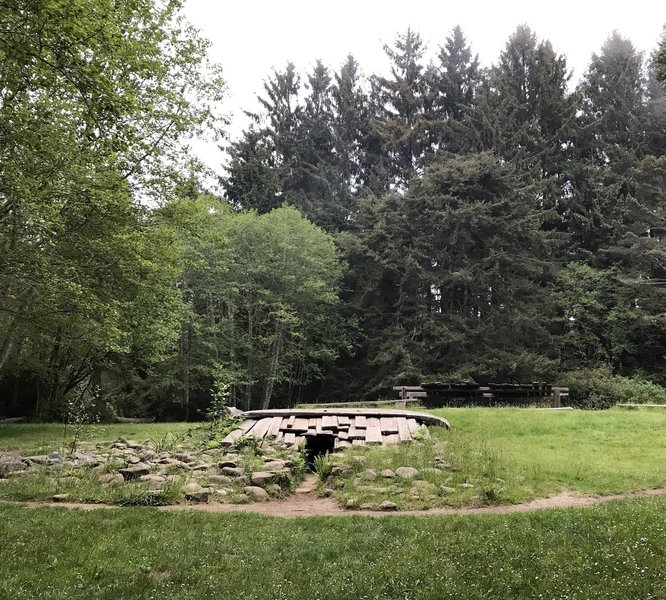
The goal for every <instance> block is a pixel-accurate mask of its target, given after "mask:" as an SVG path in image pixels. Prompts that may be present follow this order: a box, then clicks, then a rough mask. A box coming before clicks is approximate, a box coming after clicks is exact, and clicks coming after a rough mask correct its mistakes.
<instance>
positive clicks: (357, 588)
mask: <svg viewBox="0 0 666 600" xmlns="http://www.w3.org/2000/svg"><path fill="white" fill-rule="evenodd" d="M665 511H666V499H664V498H650V499H643V500H632V501H613V502H609V503H606V504H604V505H599V506H595V507H592V508H586V509H563V510H550V511H537V512H534V513H524V514H512V515H479V516H464V517H462V516H439V517H435V516H431V517H408V516H392V517H333V518H331V517H329V518H322V517H318V518H314V517H311V518H305V519H276V518H270V517H261V516H258V515H248V514H205V513H199V512H188V511H185V512H183V511H179V512H159V511H157V510H156V509H151V508H132V509H122V508H121V509H109V510H96V511H82V510H63V509H58V508H40V509H26V508H20V507H14V506H2V505H0V539H2V540H3V543H2V544H0V598H3V599H4V598H7V599H9V598H11V599H12V600H32V599H34V598H40V600H88V599H90V598H95V600H116V599H118V598H122V599H123V600H133V599H136V600H146V599H151V600H158V599H169V600H172V599H177V600H180V599H192V600H194V599H196V600H201V599H208V598H211V599H212V598H230V599H231V598H233V599H239V600H241V599H242V600H250V599H251V600H287V599H288V600H338V599H340V600H342V599H345V598H359V599H360V598H362V599H365V600H371V599H373V600H379V599H382V600H397V599H400V600H443V599H446V598H452V599H459V598H465V599H466V600H475V599H486V598H487V599H498V598H507V599H508V598H511V599H537V598H549V599H562V600H564V599H567V600H574V599H575V600H592V599H600V600H601V599H603V600H612V599H618V600H625V599H627V598H636V599H638V598H640V599H641V600H648V599H650V598H652V599H663V598H666V521H664V518H663V516H664V512H665Z"/></svg>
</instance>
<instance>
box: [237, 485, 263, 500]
mask: <svg viewBox="0 0 666 600" xmlns="http://www.w3.org/2000/svg"><path fill="white" fill-rule="evenodd" d="M243 491H244V492H245V493H246V494H247V495H248V496H250V498H252V499H254V500H257V501H259V502H265V501H266V500H268V499H269V496H268V492H267V491H266V490H265V489H264V488H261V487H258V486H256V485H248V486H245V487H244V488H243Z"/></svg>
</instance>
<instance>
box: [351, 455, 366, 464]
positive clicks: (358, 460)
mask: <svg viewBox="0 0 666 600" xmlns="http://www.w3.org/2000/svg"><path fill="white" fill-rule="evenodd" d="M352 461H353V462H355V463H367V462H368V457H367V456H353V457H352Z"/></svg>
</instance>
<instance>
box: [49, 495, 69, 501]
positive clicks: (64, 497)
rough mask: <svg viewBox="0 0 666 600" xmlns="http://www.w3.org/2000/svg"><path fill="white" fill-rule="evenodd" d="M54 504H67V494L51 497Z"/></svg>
mask: <svg viewBox="0 0 666 600" xmlns="http://www.w3.org/2000/svg"><path fill="white" fill-rule="evenodd" d="M52 500H53V501H54V502H67V500H69V494H55V495H54V496H53V497H52Z"/></svg>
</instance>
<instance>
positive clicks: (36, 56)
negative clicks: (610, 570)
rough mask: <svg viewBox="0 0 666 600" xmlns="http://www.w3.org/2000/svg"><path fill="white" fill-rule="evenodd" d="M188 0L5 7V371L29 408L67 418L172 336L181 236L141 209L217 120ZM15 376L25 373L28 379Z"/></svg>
mask: <svg viewBox="0 0 666 600" xmlns="http://www.w3.org/2000/svg"><path fill="white" fill-rule="evenodd" d="M180 9H181V6H180V3H179V2H178V1H173V2H166V3H157V2H153V1H152V0H139V1H138V2H134V1H132V2H125V1H121V2H115V1H111V0H102V1H101V2H98V3H95V5H94V6H93V5H91V4H90V3H88V2H85V1H78V0H75V1H72V2H69V1H66V2H63V1H61V0H52V1H47V2H37V3H35V2H32V3H22V2H19V3H16V2H14V3H9V4H6V5H3V7H2V9H0V11H1V13H0V20H2V23H3V27H2V29H3V34H2V36H0V57H1V58H2V67H0V88H1V89H2V100H1V107H2V109H1V110H0V129H1V130H2V131H3V135H2V136H1V138H0V155H1V156H2V168H1V169H0V255H1V256H2V257H3V260H2V261H1V262H0V288H2V290H3V294H2V297H1V298H0V329H2V331H3V334H2V336H0V379H1V380H2V381H3V383H4V382H8V383H5V385H9V386H11V387H14V388H15V389H17V392H16V394H17V395H18V396H19V397H20V396H21V395H22V393H23V392H22V390H20V389H19V388H21V387H22V386H21V384H22V382H23V381H26V380H30V381H31V385H30V387H29V389H28V390H27V393H25V396H26V397H21V400H22V404H24V406H22V407H20V408H21V409H22V412H23V413H24V414H25V413H27V412H28V411H30V412H31V413H36V414H37V416H40V417H45V416H46V417H53V416H55V415H57V414H58V413H62V412H63V408H64V402H65V397H66V396H68V395H71V394H72V393H74V392H73V390H74V388H76V387H77V386H78V385H79V384H80V383H82V382H90V381H92V383H93V384H95V383H99V381H97V382H95V379H99V378H100V377H101V375H100V373H101V371H102V370H103V369H104V367H105V366H106V365H107V364H108V363H109V362H111V363H113V362H116V361H114V360H113V359H114V358H115V357H118V356H120V357H124V356H128V355H133V356H136V355H139V356H141V358H142V359H144V360H145V361H146V362H150V360H151V359H154V358H156V357H161V356H162V355H163V354H164V352H165V351H166V350H167V348H168V346H169V345H170V344H171V343H172V341H173V340H174V337H175V336H176V335H177V329H178V322H179V315H180V307H179V302H178V295H177V293H176V290H175V286H174V283H175V280H176V277H177V272H178V265H177V263H176V261H175V259H176V255H175V252H174V243H173V242H174V240H173V237H172V236H171V235H170V233H169V232H166V231H164V230H162V229H161V228H159V227H157V226H156V224H155V223H154V221H153V219H152V215H151V214H150V213H149V211H148V210H146V209H145V208H144V207H142V206H141V202H145V200H146V199H148V198H149V197H150V196H153V197H155V196H162V195H163V194H164V193H165V192H166V191H167V190H168V189H169V188H171V187H173V186H172V185H171V173H176V172H178V171H179V170H180V169H181V168H182V167H183V161H182V160H181V156H182V153H181V149H182V140H183V139H184V138H185V137H187V136H188V135H191V134H194V133H196V132H197V130H199V129H200V128H201V129H206V128H210V129H211V130H213V129H215V128H216V126H214V125H213V123H212V121H213V104H214V102H216V101H217V100H218V99H219V97H220V91H221V82H220V80H219V74H218V72H217V68H216V67H214V66H212V65H208V63H207V61H206V58H205V51H206V47H207V43H206V42H205V41H204V40H202V39H201V38H199V36H198V35H197V34H196V32H195V31H194V30H193V29H192V28H191V27H189V26H188V25H187V23H186V22H185V21H184V20H183V19H182V16H181V14H180ZM16 374H19V375H18V376H17V375H16Z"/></svg>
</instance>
